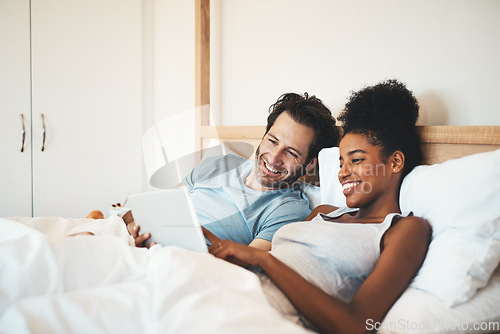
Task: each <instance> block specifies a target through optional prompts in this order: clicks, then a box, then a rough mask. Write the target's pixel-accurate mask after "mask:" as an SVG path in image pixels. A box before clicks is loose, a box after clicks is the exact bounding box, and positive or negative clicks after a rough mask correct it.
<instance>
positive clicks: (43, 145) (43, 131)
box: [42, 114, 45, 152]
mask: <svg viewBox="0 0 500 334" xmlns="http://www.w3.org/2000/svg"><path fill="white" fill-rule="evenodd" d="M42 136H43V139H42V152H43V151H45V116H44V115H43V114H42Z"/></svg>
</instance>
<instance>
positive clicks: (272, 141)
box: [269, 139, 277, 145]
mask: <svg viewBox="0 0 500 334" xmlns="http://www.w3.org/2000/svg"><path fill="white" fill-rule="evenodd" d="M269 141H270V142H271V144H273V145H276V144H277V142H276V140H273V139H269Z"/></svg>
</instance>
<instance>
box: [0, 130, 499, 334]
mask: <svg viewBox="0 0 500 334" xmlns="http://www.w3.org/2000/svg"><path fill="white" fill-rule="evenodd" d="M263 131H264V128H263V127H218V128H216V127H210V126H207V127H202V132H201V134H202V138H201V140H202V142H203V143H208V142H209V141H210V140H212V139H214V138H218V140H220V141H221V142H223V143H226V144H227V145H228V147H229V148H231V150H233V151H234V150H237V148H238V147H239V146H238V145H237V144H236V145H235V144H234V143H247V144H250V145H252V146H253V145H256V144H257V143H258V142H259V138H260V137H261V135H262V133H263ZM420 132H421V135H422V137H423V140H424V144H423V145H424V146H423V147H424V151H425V159H426V163H427V164H428V165H424V166H419V167H417V168H416V169H415V170H414V171H413V172H412V173H410V174H409V175H408V177H407V178H406V179H405V181H404V183H403V186H402V190H401V201H400V202H401V208H402V210H403V211H405V210H412V211H414V213H415V214H416V215H421V216H424V217H426V218H427V219H429V221H430V223H431V224H432V226H433V241H432V242H431V247H430V249H429V253H428V256H427V258H426V262H425V263H424V266H423V267H422V269H421V271H420V272H419V274H418V275H417V277H416V278H415V280H414V282H412V285H411V286H410V287H409V288H408V289H407V291H406V292H405V293H404V294H403V295H402V296H401V298H400V299H399V300H398V302H397V303H396V304H395V305H394V307H393V308H392V309H391V310H390V312H389V313H388V315H387V316H386V318H385V320H384V321H383V322H382V323H372V322H369V321H368V322H367V324H366V325H367V326H368V328H372V329H375V330H378V332H379V333H449V332H460V333H469V332H471V333H477V332H495V331H500V328H498V326H499V324H500V308H499V307H498V305H500V271H499V269H498V268H497V266H498V262H499V259H500V235H499V233H500V232H499V231H500V226H499V225H500V201H499V194H500V181H499V180H500V174H499V173H500V169H499V168H498V166H500V150H499V148H500V127H497V126H487V127H482V126H480V127H463V126H459V127H456V126H445V127H442V126H429V127H421V128H420ZM236 153H237V152H236ZM246 154H247V155H248V150H246ZM336 159H337V160H336ZM337 165H338V150H337V149H336V148H332V149H327V150H324V151H322V152H321V154H320V164H319V172H318V174H319V177H318V175H310V176H309V178H310V179H311V180H312V182H313V183H315V184H320V186H319V187H318V186H317V185H309V186H307V187H306V189H307V191H306V192H307V194H308V196H310V198H311V201H312V202H313V203H315V204H314V205H316V204H319V203H330V204H335V205H341V204H342V196H341V195H340V194H341V193H340V189H339V188H338V187H337V186H336V185H335V178H336V177H335V174H336V170H335V168H338V167H337ZM471 174H472V175H471ZM332 176H333V177H332ZM436 203H438V204H437V205H436ZM478 206H480V207H478ZM471 207H472V208H474V207H476V208H477V209H479V210H480V211H481V214H480V215H478V214H476V213H474V211H472V210H470V209H471ZM436 208H437V210H436ZM454 210H458V214H459V215H460V217H458V218H457V217H453V216H452V217H446V216H444V217H443V216H439V215H442V212H443V211H444V212H445V213H447V214H449V212H450V211H454ZM0 226H2V233H1V234H0V259H1V262H0V332H2V333H46V332H51V333H77V332H78V333H80V332H82V333H88V332H92V333H111V332H112V333H114V332H134V333H137V332H139V333H141V332H152V333H156V332H169V333H199V332H206V331H208V332H217V333H306V332H307V331H306V330H305V329H303V328H301V327H298V326H296V325H294V324H292V323H290V322H288V321H287V320H285V319H284V318H282V317H281V316H280V315H279V314H278V313H277V312H276V311H275V310H274V309H272V307H271V306H269V304H268V303H267V301H266V299H265V296H264V295H263V293H262V291H261V289H260V283H259V280H258V279H257V278H256V276H255V275H254V274H253V273H251V272H249V271H247V270H245V269H243V268H239V267H236V266H233V265H231V264H229V263H226V262H224V261H221V260H218V259H216V258H214V257H212V256H211V255H209V254H202V253H195V252H191V251H187V250H184V249H181V248H177V247H163V248H161V247H159V246H158V247H153V248H152V249H150V250H146V249H139V248H135V247H130V243H131V240H130V237H129V236H128V234H127V232H126V229H125V228H124V224H123V222H122V220H121V218H118V217H110V218H108V219H104V220H90V219H64V218H54V217H38V218H24V217H10V218H1V220H0ZM81 231H92V232H93V233H95V236H76V237H68V235H71V234H74V233H77V232H81Z"/></svg>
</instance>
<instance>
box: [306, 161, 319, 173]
mask: <svg viewBox="0 0 500 334" xmlns="http://www.w3.org/2000/svg"><path fill="white" fill-rule="evenodd" d="M317 163H318V158H313V159H312V160H311V161H309V163H308V164H307V165H306V172H310V171H312V170H313V169H314V167H316V164H317Z"/></svg>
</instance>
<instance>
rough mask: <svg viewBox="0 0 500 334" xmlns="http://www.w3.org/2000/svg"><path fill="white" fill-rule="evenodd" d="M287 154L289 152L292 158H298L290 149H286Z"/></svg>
mask: <svg viewBox="0 0 500 334" xmlns="http://www.w3.org/2000/svg"><path fill="white" fill-rule="evenodd" d="M288 154H290V155H291V156H292V157H293V158H298V157H299V156H298V155H297V154H295V153H293V152H292V151H288Z"/></svg>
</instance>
